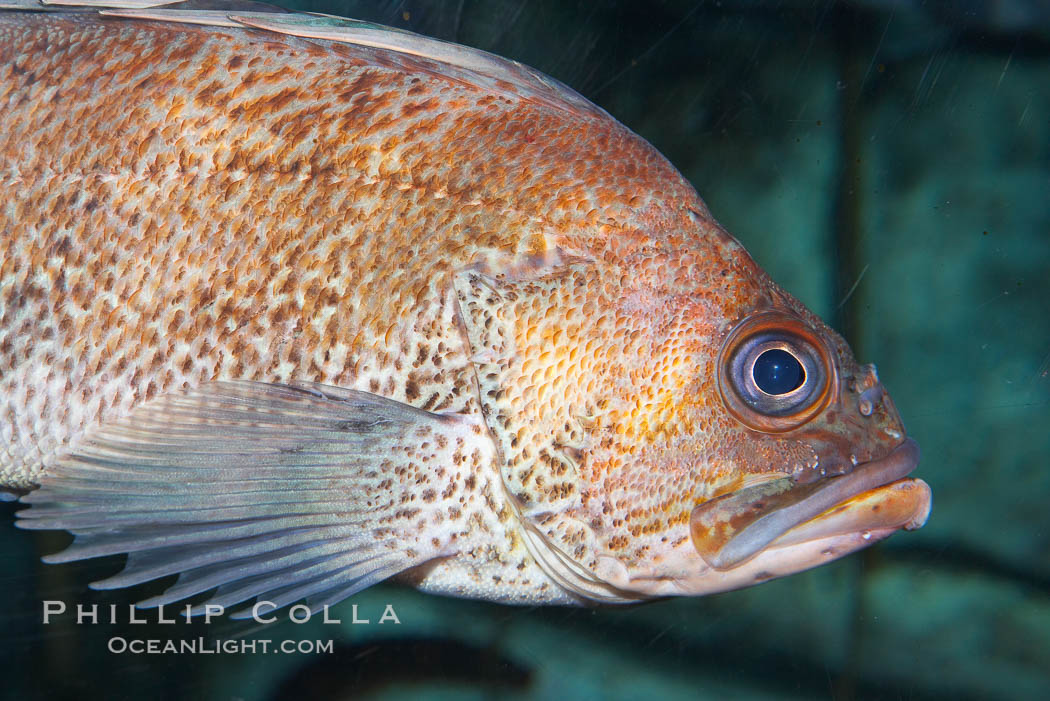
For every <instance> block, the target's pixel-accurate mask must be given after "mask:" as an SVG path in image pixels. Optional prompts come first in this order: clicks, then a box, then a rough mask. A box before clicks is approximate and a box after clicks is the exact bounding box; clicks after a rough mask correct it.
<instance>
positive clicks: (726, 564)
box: [690, 438, 928, 570]
mask: <svg viewBox="0 0 1050 701" xmlns="http://www.w3.org/2000/svg"><path fill="white" fill-rule="evenodd" d="M918 463H919V445H918V443H916V442H915V441H914V440H912V439H911V438H905V439H904V440H903V441H902V442H901V443H900V444H899V445H898V446H897V447H896V448H894V449H893V450H891V451H890V452H889V453H888V454H886V455H885V456H883V457H881V458H878V459H876V460H871V461H868V462H865V463H861V464H859V465H857V466H856V467H855V468H854V469H853V470H851V471H850V472H848V473H846V474H843V475H840V476H836V477H831V478H827V479H826V480H820V481H819V482H814V483H811V484H809V485H794V486H792V485H790V484H788V482H789V481H781V480H778V482H780V483H781V484H777V485H758V486H757V487H755V488H748V489H743V490H740V491H738V492H734V493H732V494H727V495H725V496H723V497H719V498H716V499H712V500H711V501H709V502H705V503H703V504H700V505H698V506H697V507H696V508H694V509H693V513H692V515H691V518H690V532H691V535H692V540H693V545H694V547H696V550H697V552H698V553H699V554H700V556H701V557H703V558H704V560H705V561H706V562H707V563H708V564H709V565H711V566H712V567H714V568H715V569H719V570H725V569H729V568H732V567H736V566H737V565H739V564H740V563H742V562H744V561H746V560H748V559H750V558H751V557H753V556H755V555H756V554H758V553H759V552H760V551H762V550H763V549H764V548H766V547H767V546H768V545H770V544H771V543H773V541H775V540H777V539H778V538H780V537H781V536H782V535H784V534H785V533H787V532H788V531H790V530H791V529H793V528H795V527H796V526H799V525H801V524H804V523H806V522H808V521H810V520H811V519H815V518H816V517H817V516H819V515H820V514H822V513H824V512H825V511H828V510H829V509H832V508H834V507H835V506H837V505H839V504H842V503H843V502H845V501H847V500H849V499H851V498H852V497H855V496H857V495H859V494H862V493H864V492H867V491H869V490H874V489H877V488H879V487H883V486H885V485H888V484H890V483H892V482H895V481H897V480H900V479H902V478H903V477H906V476H907V475H908V474H909V473H910V472H911V471H912V470H913V469H915V466H916V465H918ZM927 508H928V507H927ZM923 516H925V512H924V514H923ZM922 520H925V519H924V518H923V519H922ZM903 525H904V524H902V526H903ZM898 527H900V526H898Z"/></svg>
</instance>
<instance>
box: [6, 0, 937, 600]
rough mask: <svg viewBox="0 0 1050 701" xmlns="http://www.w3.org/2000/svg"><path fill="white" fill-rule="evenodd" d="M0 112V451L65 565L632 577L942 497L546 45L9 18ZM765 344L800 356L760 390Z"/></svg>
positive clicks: (685, 197)
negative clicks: (514, 59)
mask: <svg viewBox="0 0 1050 701" xmlns="http://www.w3.org/2000/svg"><path fill="white" fill-rule="evenodd" d="M135 14H138V15H140V16H139V17H132V16H129V15H135ZM118 15H119V11H118ZM0 121H2V123H3V124H4V127H5V128H4V131H3V134H2V135H0V184H2V187H3V191H4V192H5V202H4V204H3V207H2V208H0V237H2V239H0V254H2V261H0V480H2V483H3V484H4V485H6V486H7V487H8V488H11V489H35V488H37V487H39V489H35V491H31V492H30V493H29V494H28V495H26V496H24V497H23V501H26V502H28V503H30V504H31V505H32V506H31V508H29V509H27V510H24V511H22V512H19V516H20V520H19V525H20V526H22V527H26V528H64V529H67V530H70V531H71V532H73V533H74V534H76V536H77V537H76V540H75V542H74V544H73V545H72V546H71V548H70V549H69V550H68V551H65V552H64V553H60V554H58V555H57V556H53V557H52V558H51V559H52V560H53V561H64V560H72V559H79V558H82V557H92V556H97V555H104V554H112V553H120V552H127V553H129V559H128V565H127V567H126V569H125V571H124V572H122V573H121V574H119V575H116V576H115V577H113V578H111V579H110V580H106V582H103V583H101V586H125V585H130V584H136V583H139V582H143V581H148V580H150V579H153V578H156V577H160V576H164V575H166V574H172V573H176V572H178V573H181V576H180V579H179V581H178V582H177V583H176V585H174V586H173V587H172V589H169V590H168V592H166V593H165V594H163V595H160V596H158V597H155V598H154V599H152V600H151V601H150V602H149V603H154V604H157V603H166V602H169V601H175V600H178V599H179V598H182V597H184V596H190V595H193V594H195V593H198V592H201V591H207V590H209V589H213V588H215V587H218V589H217V590H216V592H217V593H216V595H215V600H218V601H219V602H220V603H223V604H234V603H239V602H242V601H246V600H250V599H251V598H253V597H258V598H266V599H268V600H271V601H275V602H276V603H278V604H283V603H291V602H293V601H296V600H299V599H300V598H306V599H307V600H308V601H309V602H310V603H311V604H318V605H319V604H320V603H328V602H331V601H336V600H339V599H341V598H343V597H345V596H347V595H349V594H352V593H354V592H355V591H359V590H360V589H362V588H364V587H366V586H369V585H370V584H372V583H374V582H376V581H380V580H382V579H385V578H387V577H391V576H395V575H396V576H399V577H401V578H402V579H404V580H407V581H410V582H412V583H413V584H415V585H416V586H418V587H420V588H421V589H424V590H427V591H434V592H439V593H446V594H453V595H458V596H469V597H477V598H485V599H490V600H495V601H503V602H511V603H581V602H585V601H598V602H626V601H637V600H644V599H647V598H651V597H655V596H665V595H672V594H697V593H705V592H709V591H719V590H724V589H727V588H733V587H739V586H745V585H747V584H751V583H753V582H755V581H762V580H763V579H768V578H770V577H773V576H779V575H781V574H787V573H790V572H793V571H797V570H799V569H804V568H806V567H809V566H812V565H814V564H818V563H819V562H823V561H827V560H829V559H833V558H834V557H837V556H839V555H841V554H844V553H845V552H849V551H851V550H853V549H856V548H857V547H862V546H863V545H865V544H867V543H868V542H873V540H878V539H879V538H881V537H884V536H885V535H888V534H889V533H892V532H893V531H895V530H897V529H899V528H902V527H908V528H911V527H917V526H918V525H921V523H922V522H923V521H924V520H925V518H926V513H927V512H928V508H929V493H928V488H926V486H925V484H924V483H922V482H921V481H919V480H909V479H902V478H904V476H905V474H907V472H908V471H909V470H910V469H911V467H914V464H915V461H916V460H917V451H916V449H915V448H914V444H913V443H912V442H910V441H908V440H906V439H905V433H904V429H903V426H902V424H901V422H900V419H899V417H898V416H897V413H896V410H895V409H894V408H893V405H892V403H891V402H890V400H889V398H888V396H886V394H885V393H884V391H883V390H882V387H881V384H879V382H878V378H877V376H876V375H875V373H874V369H873V368H870V367H868V366H863V367H862V366H859V365H857V364H856V362H855V361H854V360H853V357H852V354H851V353H850V351H849V349H848V348H847V347H846V345H845V343H844V342H843V341H842V340H841V338H840V337H838V336H837V335H836V334H834V332H832V331H831V330H830V329H828V328H827V327H826V326H825V325H824V324H823V323H822V322H821V321H820V320H819V319H817V318H816V317H815V316H813V315H812V314H811V313H810V312H808V311H807V310H806V309H805V308H804V307H803V306H802V305H801V304H799V303H798V302H797V301H796V300H794V299H793V298H792V297H790V295H788V294H787V293H785V292H783V291H782V290H780V288H778V287H777V286H776V285H775V284H774V283H773V282H772V281H770V280H769V278H768V277H767V276H766V274H765V273H764V272H763V271H761V270H760V269H759V268H758V267H757V266H756V265H755V264H754V262H753V261H752V260H751V258H750V257H749V256H748V255H747V254H746V252H745V251H744V249H743V248H742V247H741V246H740V245H739V244H738V243H737V242H736V241H735V240H734V239H733V238H732V237H731V236H730V235H729V234H727V233H726V232H725V231H724V230H723V229H722V228H721V227H719V225H718V224H717V223H716V222H715V221H714V220H713V219H712V218H711V216H710V214H709V212H708V210H707V209H706V207H705V206H704V204H703V202H702V201H701V200H700V198H699V197H698V195H697V194H696V192H695V191H694V190H693V188H692V187H691V186H690V185H689V184H688V183H687V182H686V181H685V180H684V179H683V178H682V176H681V175H680V174H679V173H678V172H677V171H676V170H675V169H674V168H673V166H671V164H669V163H668V162H667V161H666V159H664V158H663V157H662V156H661V155H660V154H659V153H657V152H656V151H655V150H654V149H653V148H652V147H651V146H650V145H649V144H648V143H646V142H645V141H644V140H642V139H641V138H639V137H638V136H636V135H634V134H633V133H631V132H630V131H629V130H628V129H626V128H625V127H624V126H622V125H621V124H619V123H618V122H616V121H615V120H614V119H612V118H611V117H609V116H608V115H607V114H605V113H604V112H603V111H601V110H600V109H599V108H597V107H595V106H594V105H592V104H590V103H589V102H587V101H586V100H584V99H583V98H581V97H580V96H579V95H577V94H575V93H574V92H572V91H571V90H569V89H568V88H565V87H564V86H561V85H559V84H557V83H556V82H554V81H552V80H550V79H548V78H546V77H544V76H541V75H539V74H537V73H535V72H533V71H531V69H527V68H526V67H524V66H520V65H519V64H514V63H511V62H505V61H502V60H501V59H498V58H496V57H492V56H490V55H487V54H483V53H481V52H475V51H472V50H469V49H464V48H462V47H456V46H454V45H450V44H444V43H442V42H435V41H432V40H426V39H424V38H421V37H416V36H415V35H408V34H405V33H401V32H396V31H394V30H387V29H384V28H378V27H374V26H372V25H365V24H361V23H353V22H340V21H338V20H330V19H319V18H315V17H306V16H301V15H268V14H263V13H259V14H251V13H249V14H245V15H243V16H242V15H238V16H234V15H230V14H223V13H215V12H204V13H192V12H187V11H183V12H181V14H180V12H179V11H177V10H161V11H145V12H137V13H136V11H134V10H132V11H124V15H123V16H112V15H110V16H100V15H99V14H97V13H94V12H75V13H43V12H25V11H10V12H4V11H0ZM756 344H757V345H756ZM763 344H764V345H763ZM770 350H779V351H781V352H783V353H787V354H788V355H789V356H791V357H794V358H796V359H797V360H798V364H800V367H801V368H802V370H801V373H802V379H801V380H798V379H797V378H796V379H795V380H790V379H789V384H791V383H792V382H794V383H795V386H792V387H787V389H786V390H785V391H783V392H779V391H774V392H773V393H772V394H770V393H769V392H765V391H764V390H763V389H762V387H763V386H765V387H766V389H771V388H772V389H774V390H777V387H776V386H774V385H768V384H763V383H768V381H769V380H768V379H761V378H760V379H759V380H756V379H755V378H756V377H760V373H759V374H756V372H759V370H756V369H755V368H756V367H758V368H760V369H761V368H765V366H766V365H769V362H768V361H769V359H770V358H773V359H774V360H775V359H777V358H780V360H781V361H783V362H782V363H781V364H782V365H783V364H784V362H786V363H787V364H790V363H791V362H792V361H791V360H790V359H786V358H784V357H780V356H776V354H772V355H771V354H769V353H768V351H770ZM779 367H780V366H777V368H779ZM741 368H743V370H741ZM777 368H774V369H773V371H772V372H773V375H772V377H773V379H774V381H777V373H778V372H781V370H780V369H777ZM766 369H768V368H766ZM789 370H790V368H789ZM763 377H764V376H763ZM740 378H743V380H741V379H740ZM748 378H750V379H748ZM756 382H759V385H756V384H755V383H756ZM851 480H852V481H851ZM860 511H865V513H868V514H873V513H882V514H886V513H891V514H893V515H892V517H885V518H884V517H882V516H879V517H874V516H870V515H869V516H865V517H864V518H861V517H859V516H858V515H857V514H858V513H859V512H860ZM858 524H859V527H858ZM873 534H874V536H875V537H874V538H873V537H872V535H873Z"/></svg>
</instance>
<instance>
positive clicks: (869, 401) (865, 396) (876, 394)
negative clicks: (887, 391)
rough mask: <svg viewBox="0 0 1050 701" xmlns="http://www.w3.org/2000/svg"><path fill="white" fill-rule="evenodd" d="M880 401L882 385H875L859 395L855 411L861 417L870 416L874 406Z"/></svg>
mask: <svg viewBox="0 0 1050 701" xmlns="http://www.w3.org/2000/svg"><path fill="white" fill-rule="evenodd" d="M881 401H882V385H879V384H876V385H875V386H874V387H869V388H868V389H866V390H864V391H863V392H861V393H860V398H859V399H858V400H857V409H858V410H859V411H860V413H861V416H871V415H872V413H874V411H875V405H876V404H878V403H879V402H881Z"/></svg>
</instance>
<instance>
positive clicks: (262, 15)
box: [0, 0, 610, 119]
mask: <svg viewBox="0 0 1050 701" xmlns="http://www.w3.org/2000/svg"><path fill="white" fill-rule="evenodd" d="M0 10H23V11H27V10H28V11H44V12H47V11H52V12H71V11H91V10H94V11H97V12H99V14H102V15H105V16H107V17H122V18H126V19H139V20H154V21H163V22H176V23H182V24H194V25H204V26H214V27H232V28H237V27H243V28H251V29H255V30H262V31H268V32H273V33H275V34H283V35H287V36H295V37H300V38H303V39H308V40H315V41H326V42H333V43H336V44H350V45H354V46H360V47H367V48H369V49H374V50H378V51H390V52H394V53H398V54H404V55H408V56H413V57H417V58H422V59H425V60H428V61H433V62H435V63H439V64H443V65H444V66H447V67H450V68H451V69H452V71H453V72H455V73H456V78H458V79H461V80H466V81H467V82H469V83H471V84H474V85H476V86H477V87H479V88H482V89H486V90H489V91H492V92H495V93H500V94H505V93H508V92H511V93H513V94H514V95H516V96H517V97H519V98H521V99H525V100H527V101H530V102H536V103H540V104H543V105H546V106H548V107H554V108H556V109H561V110H565V111H567V112H570V113H573V114H577V115H586V116H589V117H592V118H598V119H610V117H609V115H608V114H607V113H606V112H605V111H604V110H602V109H601V108H600V107H598V106H596V105H595V104H594V103H592V102H590V101H589V100H587V99H586V98H585V97H583V96H582V95H580V94H579V93H577V92H576V91H575V90H573V89H572V88H569V87H568V86H566V85H564V84H563V83H561V82H559V81H557V80H555V79H554V78H551V77H549V76H546V75H544V74H542V73H540V72H539V71H537V70H535V69H533V68H530V67H529V66H526V65H524V64H521V63H518V62H517V61H512V60H509V59H505V58H502V57H500V56H496V55H495V54H491V53H489V52H487V51H482V50H480V49H474V48H470V47H467V46H461V45H459V44H453V43H451V42H447V41H442V40H440V39H433V38H431V37H426V36H423V35H421V34H415V33H413V32H409V31H405V30H402V29H395V28H392V27H386V26H383V25H379V24H374V23H371V22H364V21H361V20H354V19H347V18H344V17H336V16H333V15H323V14H313V13H301V12H287V11H285V10H283V9H282V8H279V7H276V6H272V5H267V4H264V3H256V2H251V1H250V0H248V1H246V2H236V1H235V2H232V3H230V2H214V1H212V0H187V1H184V2H164V1H163V0H0Z"/></svg>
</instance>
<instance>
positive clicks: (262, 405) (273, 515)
mask: <svg viewBox="0 0 1050 701" xmlns="http://www.w3.org/2000/svg"><path fill="white" fill-rule="evenodd" d="M478 435H479V432H478V431H476V427H475V426H474V425H473V423H472V420H471V419H469V418H467V417H460V416H447V415H439V414H434V413H430V412H426V411H422V410H419V409H415V408H413V407H411V406H408V405H406V404H402V403H400V402H395V401H391V400H388V399H384V398H382V397H378V396H375V395H371V394H367V393H362V392H355V391H350V390H344V389H340V388H336V387H329V386H324V385H316V384H294V385H273V384H263V383H255V382H216V383H209V384H206V385H203V386H201V387H200V388H197V389H194V390H190V391H186V392H182V393H177V394H174V395H170V396H165V397H162V398H160V399H158V400H155V401H152V402H149V403H147V404H145V405H144V406H142V407H141V408H139V409H137V410H135V411H134V412H132V414H131V415H130V416H128V417H127V418H125V419H122V420H120V421H117V422H115V423H112V424H109V425H104V426H102V427H101V428H100V429H99V430H98V431H96V432H95V433H94V434H93V435H90V436H89V437H88V438H87V439H86V440H85V441H83V442H82V443H81V444H79V445H78V446H76V448H75V450H74V451H73V452H72V453H71V454H70V455H69V456H68V457H66V458H64V459H62V460H60V461H59V463H58V464H57V465H55V466H53V468H52V469H49V471H48V476H47V477H46V478H45V479H44V480H43V484H42V486H41V488H40V489H39V490H37V491H35V492H32V493H30V494H28V495H26V496H25V497H23V498H22V501H23V502H25V503H28V504H30V505H31V508H29V509H26V510H23V511H21V512H20V513H19V514H18V516H19V517H20V520H19V521H18V526H19V527H21V528H28V529H65V530H68V531H70V532H71V533H73V534H74V535H75V536H76V538H75V540H74V542H73V543H72V545H70V546H69V548H68V549H67V550H65V551H63V552H60V553H58V554H56V555H51V556H49V557H47V558H45V560H46V561H48V562H69V561H73V560H81V559H85V558H91V557H100V556H104V555H112V554H117V553H128V561H127V565H126V566H125V568H124V570H123V571H122V572H120V573H119V574H117V575H115V576H113V577H110V578H109V579H105V580H102V581H101V582H97V583H95V584H94V585H92V586H93V587H95V588H99V589H110V588H117V587H125V586H132V585H135V584H140V583H142V582H147V581H150V580H153V579H156V578H158V577H163V576H166V575H171V574H175V573H179V578H178V581H177V582H176V583H175V584H174V585H173V586H172V587H171V588H169V589H168V590H167V591H166V592H164V593H163V594H161V595H160V596H156V597H153V598H152V599H149V600H147V601H145V602H142V603H141V604H140V605H144V606H153V605H162V604H168V603H172V602H174V601H178V600H180V599H183V598H186V597H189V596H193V595H196V594H199V593H202V592H206V591H209V590H212V589H216V591H215V594H214V597H213V598H212V599H211V600H210V601H209V602H208V603H214V604H219V605H222V606H224V607H227V606H231V605H234V604H238V603H240V602H244V601H248V600H250V599H252V598H256V597H257V598H258V599H259V600H265V601H270V602H273V603H274V604H275V605H277V606H283V605H286V604H290V603H293V602H295V601H298V600H300V599H304V598H305V599H307V601H308V602H309V603H310V605H311V606H312V607H314V608H319V607H321V606H323V605H325V604H331V603H335V602H336V601H339V600H341V599H343V598H345V597H347V596H350V595H352V594H354V593H355V592H358V591H360V590H362V589H364V588H366V587H368V586H370V585H372V584H374V583H376V582H379V581H381V580H383V579H386V578H387V577H390V576H391V575H394V574H396V573H398V572H401V571H403V570H405V569H408V568H411V567H414V566H416V565H419V564H422V563H424V562H427V561H428V560H431V559H433V558H439V557H446V556H451V555H453V554H455V552H456V548H455V545H454V541H455V539H456V536H457V532H458V531H461V530H462V529H463V528H464V525H463V524H462V523H456V522H454V521H452V520H450V519H448V518H447V516H446V515H447V514H448V513H449V511H450V509H449V507H450V506H452V505H454V504H455V503H457V501H458V499H459V497H460V495H461V492H460V491H459V489H457V488H450V484H453V485H459V484H462V483H463V481H464V480H465V479H466V478H467V477H468V476H469V474H468V473H469V471H470V470H471V469H473V468H474V463H476V462H477V461H479V460H482V459H484V456H485V451H486V445H485V444H484V443H483V442H481V441H479V440H478V438H477V436H478ZM442 467H444V468H445V469H444V470H440V469H439V468H442ZM439 472H440V473H441V474H443V475H444V476H443V477H440V478H439V477H438V474H439ZM460 473H462V474H460ZM439 480H440V482H439Z"/></svg>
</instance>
